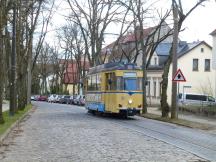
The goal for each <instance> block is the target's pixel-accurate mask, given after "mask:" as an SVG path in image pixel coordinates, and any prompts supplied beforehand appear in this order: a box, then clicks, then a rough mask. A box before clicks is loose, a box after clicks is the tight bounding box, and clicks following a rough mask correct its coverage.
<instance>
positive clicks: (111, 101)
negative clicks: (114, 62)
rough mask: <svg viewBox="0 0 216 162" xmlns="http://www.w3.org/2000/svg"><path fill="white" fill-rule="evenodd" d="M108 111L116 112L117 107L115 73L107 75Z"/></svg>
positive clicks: (106, 102) (106, 100)
mask: <svg viewBox="0 0 216 162" xmlns="http://www.w3.org/2000/svg"><path fill="white" fill-rule="evenodd" d="M105 78H106V87H105V88H106V95H105V105H106V111H112V112H114V111H115V109H116V108H115V107H116V93H115V92H116V88H115V87H116V76H115V73H114V72H111V73H106V77H105Z"/></svg>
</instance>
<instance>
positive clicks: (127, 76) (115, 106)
mask: <svg viewBox="0 0 216 162" xmlns="http://www.w3.org/2000/svg"><path fill="white" fill-rule="evenodd" d="M142 77H143V73H142V70H141V69H140V68H139V67H137V66H136V65H135V64H122V63H107V64H103V65H99V66H96V67H93V68H91V69H89V73H88V75H87V78H86V85H85V87H86V88H85V90H86V93H85V95H86V104H85V107H86V109H88V111H89V112H92V113H94V112H96V111H98V112H101V113H117V114H121V115H124V116H126V117H127V116H133V115H135V114H137V113H138V114H139V113H141V110H142V94H143V93H142Z"/></svg>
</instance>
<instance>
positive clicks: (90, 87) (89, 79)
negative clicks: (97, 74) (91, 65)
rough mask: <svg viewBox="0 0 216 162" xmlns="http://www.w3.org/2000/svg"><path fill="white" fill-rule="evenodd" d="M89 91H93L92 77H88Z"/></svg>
mask: <svg viewBox="0 0 216 162" xmlns="http://www.w3.org/2000/svg"><path fill="white" fill-rule="evenodd" d="M87 89H88V91H90V90H92V81H91V76H89V77H88V87H87Z"/></svg>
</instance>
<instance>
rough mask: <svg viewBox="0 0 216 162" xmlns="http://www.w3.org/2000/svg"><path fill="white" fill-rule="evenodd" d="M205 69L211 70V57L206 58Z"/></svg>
mask: <svg viewBox="0 0 216 162" xmlns="http://www.w3.org/2000/svg"><path fill="white" fill-rule="evenodd" d="M205 71H210V59H205Z"/></svg>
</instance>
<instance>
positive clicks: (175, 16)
mask: <svg viewBox="0 0 216 162" xmlns="http://www.w3.org/2000/svg"><path fill="white" fill-rule="evenodd" d="M172 5H173V19H174V33H173V48H172V63H173V66H172V70H173V71H172V78H173V77H174V75H175V73H176V71H177V59H178V58H177V48H178V33H179V32H178V8H177V6H176V4H175V2H174V0H173V4H172ZM177 102H178V100H177V83H176V82H172V105H171V118H172V119H175V118H178V114H177V109H178V103H177Z"/></svg>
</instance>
